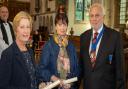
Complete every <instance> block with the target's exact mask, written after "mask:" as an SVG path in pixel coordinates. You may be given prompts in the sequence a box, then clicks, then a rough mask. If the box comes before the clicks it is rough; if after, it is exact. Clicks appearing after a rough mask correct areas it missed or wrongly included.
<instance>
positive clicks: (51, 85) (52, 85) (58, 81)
mask: <svg viewBox="0 0 128 89" xmlns="http://www.w3.org/2000/svg"><path fill="white" fill-rule="evenodd" d="M59 84H60V80H57V81H55V82H53V83H51V84H49V85H47V86H46V87H43V88H41V89H52V88H54V87H56V86H57V85H59Z"/></svg>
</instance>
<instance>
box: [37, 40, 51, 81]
mask: <svg viewBox="0 0 128 89" xmlns="http://www.w3.org/2000/svg"><path fill="white" fill-rule="evenodd" d="M49 58H50V45H49V43H48V42H47V43H46V44H45V45H44V47H43V49H42V52H41V58H40V63H39V65H38V67H37V78H38V81H39V82H41V81H44V82H45V81H50V78H51V76H52V75H51V73H50V71H49V69H48V64H49Z"/></svg>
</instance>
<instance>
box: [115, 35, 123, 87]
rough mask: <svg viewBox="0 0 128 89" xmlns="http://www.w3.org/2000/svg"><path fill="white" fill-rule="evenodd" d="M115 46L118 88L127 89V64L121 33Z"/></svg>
mask: <svg viewBox="0 0 128 89" xmlns="http://www.w3.org/2000/svg"><path fill="white" fill-rule="evenodd" d="M116 38H117V40H116V46H115V59H116V80H117V89H125V66H124V63H125V62H124V56H123V45H122V39H121V35H120V34H118V35H117V37H116Z"/></svg>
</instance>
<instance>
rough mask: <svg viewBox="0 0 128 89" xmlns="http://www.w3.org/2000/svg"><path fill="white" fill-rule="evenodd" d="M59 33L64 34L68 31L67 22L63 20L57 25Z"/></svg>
mask: <svg viewBox="0 0 128 89" xmlns="http://www.w3.org/2000/svg"><path fill="white" fill-rule="evenodd" d="M55 28H56V32H57V34H58V35H61V36H64V35H66V33H67V23H66V22H62V21H61V20H60V21H58V23H57V24H56V26H55Z"/></svg>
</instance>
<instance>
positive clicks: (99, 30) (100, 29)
mask: <svg viewBox="0 0 128 89" xmlns="http://www.w3.org/2000/svg"><path fill="white" fill-rule="evenodd" d="M102 29H103V24H102V25H101V27H100V28H99V29H98V31H97V32H98V33H100V32H101V31H102ZM94 33H95V31H94V30H93V34H94Z"/></svg>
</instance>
